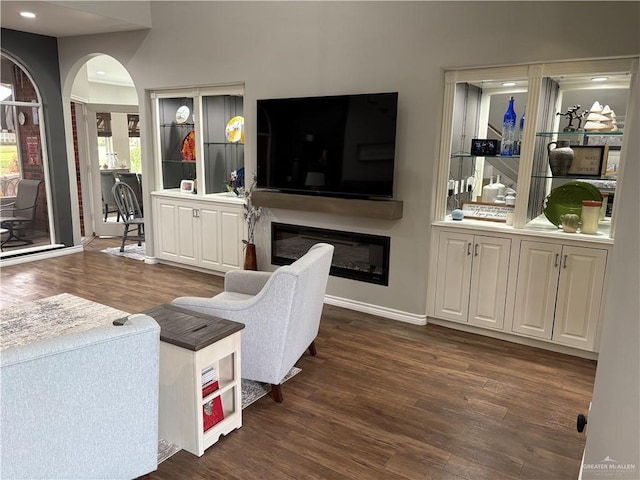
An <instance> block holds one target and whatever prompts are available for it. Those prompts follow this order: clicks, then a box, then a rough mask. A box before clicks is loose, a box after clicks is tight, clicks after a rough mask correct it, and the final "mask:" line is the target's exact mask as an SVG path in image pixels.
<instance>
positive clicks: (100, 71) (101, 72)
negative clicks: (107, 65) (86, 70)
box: [96, 70, 107, 75]
mask: <svg viewBox="0 0 640 480" xmlns="http://www.w3.org/2000/svg"><path fill="white" fill-rule="evenodd" d="M96 74H97V75H106V74H107V72H103V71H102V70H98V71H97V72H96Z"/></svg>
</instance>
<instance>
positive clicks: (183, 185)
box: [180, 180, 196, 193]
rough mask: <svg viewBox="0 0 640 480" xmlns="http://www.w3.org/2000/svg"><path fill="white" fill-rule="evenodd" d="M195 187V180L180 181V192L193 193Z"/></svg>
mask: <svg viewBox="0 0 640 480" xmlns="http://www.w3.org/2000/svg"><path fill="white" fill-rule="evenodd" d="M195 188H196V182H194V181H193V180H181V181H180V193H193V192H194V190H195Z"/></svg>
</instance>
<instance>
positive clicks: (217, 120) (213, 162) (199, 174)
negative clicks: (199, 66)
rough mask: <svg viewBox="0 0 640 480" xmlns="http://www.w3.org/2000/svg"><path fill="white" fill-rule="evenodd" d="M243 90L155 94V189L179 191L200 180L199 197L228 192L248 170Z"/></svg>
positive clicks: (222, 88) (227, 88) (229, 88)
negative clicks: (234, 177)
mask: <svg viewBox="0 0 640 480" xmlns="http://www.w3.org/2000/svg"><path fill="white" fill-rule="evenodd" d="M243 92H244V89H243V87H242V86H241V85H228V86H220V87H209V88H190V89H180V90H170V91H169V90H167V91H157V92H153V93H152V94H151V99H152V108H153V116H154V119H155V124H156V132H155V157H156V161H157V168H156V171H157V179H156V185H157V187H158V189H159V190H167V189H177V188H180V185H181V182H182V180H195V183H196V192H197V194H200V195H201V194H210V193H218V192H224V191H226V189H227V187H226V183H228V180H229V178H230V175H231V172H232V171H236V172H239V173H240V177H241V178H240V181H238V182H236V185H235V186H241V185H242V177H243V175H242V172H243V171H244V117H243V97H242V95H243Z"/></svg>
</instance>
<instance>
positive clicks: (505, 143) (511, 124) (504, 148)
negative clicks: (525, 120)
mask: <svg viewBox="0 0 640 480" xmlns="http://www.w3.org/2000/svg"><path fill="white" fill-rule="evenodd" d="M513 103H514V99H513V97H510V98H509V106H508V107H507V111H506V112H505V114H504V119H503V121H502V145H501V147H500V155H502V156H504V157H511V156H513V153H514V143H515V134H516V118H517V117H516V111H515V109H514V107H513Z"/></svg>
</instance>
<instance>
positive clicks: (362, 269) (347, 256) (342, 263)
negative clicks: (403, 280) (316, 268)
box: [271, 222, 391, 285]
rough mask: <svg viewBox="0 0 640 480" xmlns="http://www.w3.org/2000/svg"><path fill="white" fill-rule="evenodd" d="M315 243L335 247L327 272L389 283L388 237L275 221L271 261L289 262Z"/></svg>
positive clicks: (275, 262) (389, 241) (369, 281)
mask: <svg viewBox="0 0 640 480" xmlns="http://www.w3.org/2000/svg"><path fill="white" fill-rule="evenodd" d="M316 243H329V244H331V245H333V246H334V249H335V250H334V253H333V261H332V264H331V271H330V275H333V276H335V277H343V278H349V279H352V280H358V281H362V282H368V283H375V284H378V285H389V249H390V243H391V239H390V238H389V237H382V236H377V235H367V234H362V233H354V232H343V231H337V230H327V229H322V228H314V227H304V226H301V225H289V224H284V223H275V222H274V223H272V224H271V263H272V264H273V265H289V264H291V263H293V262H294V261H296V260H297V259H298V258H300V257H301V256H302V255H304V254H305V253H306V252H307V251H308V250H309V248H311V247H312V246H313V245H315V244H316Z"/></svg>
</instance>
